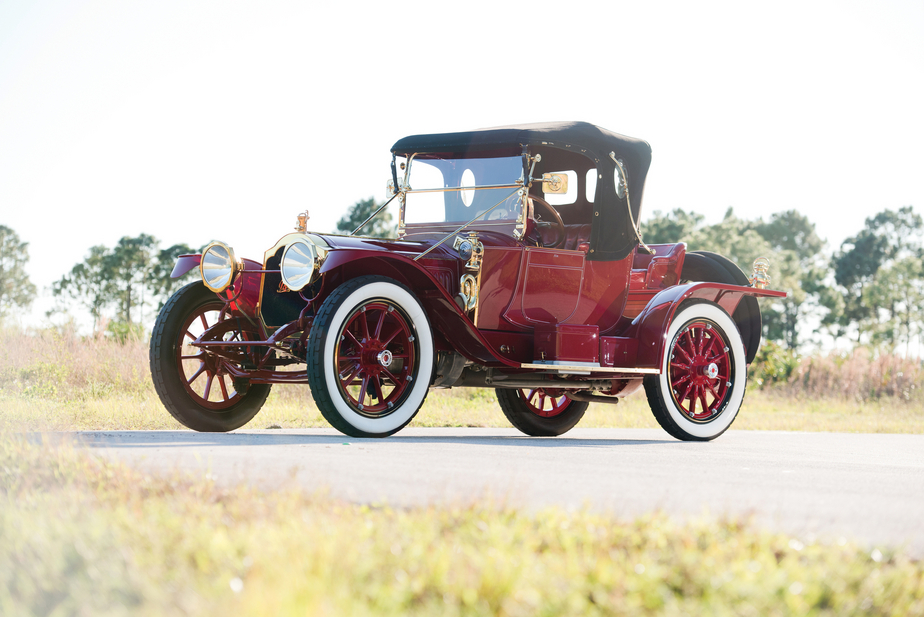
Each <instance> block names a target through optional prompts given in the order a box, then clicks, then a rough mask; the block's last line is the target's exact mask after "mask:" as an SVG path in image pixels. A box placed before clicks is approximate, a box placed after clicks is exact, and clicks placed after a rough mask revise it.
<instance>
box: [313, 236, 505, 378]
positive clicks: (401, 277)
mask: <svg viewBox="0 0 924 617" xmlns="http://www.w3.org/2000/svg"><path fill="white" fill-rule="evenodd" d="M320 272H321V273H322V274H325V275H333V274H335V273H337V272H339V273H340V277H339V279H340V280H341V281H342V280H347V279H350V278H354V277H356V276H362V275H364V274H378V275H380V276H387V277H389V278H393V279H395V280H397V281H400V282H402V283H404V284H405V285H407V286H408V287H409V288H410V289H411V290H413V292H414V294H415V295H416V296H417V298H418V300H420V303H421V304H422V305H423V307H424V310H426V311H427V317H428V318H429V319H430V323H431V324H432V325H433V328H434V329H435V330H437V331H438V332H439V333H440V335H442V337H443V338H444V339H445V340H446V341H447V342H448V343H449V344H450V346H451V347H452V348H453V349H455V350H457V351H458V352H460V353H461V354H462V355H464V356H466V357H467V358H468V359H469V360H472V361H475V362H478V363H480V364H485V365H488V366H511V367H516V368H519V366H520V365H519V363H518V362H513V361H511V360H508V359H507V358H504V357H502V356H500V355H499V354H498V353H496V352H495V351H494V348H493V346H492V345H491V344H490V343H489V342H488V340H487V339H486V338H485V337H484V335H483V334H482V333H481V332H480V331H479V330H478V328H476V327H475V324H474V323H472V320H471V319H469V318H468V316H467V315H466V314H465V313H463V312H462V310H461V309H460V308H459V307H458V305H457V304H456V303H455V300H454V299H453V297H452V296H451V295H450V294H449V292H448V291H447V290H446V288H444V287H443V286H442V285H441V284H440V283H439V282H438V281H437V280H436V278H434V277H433V275H432V274H430V272H428V271H427V269H426V268H424V267H423V266H421V265H420V264H418V263H417V262H416V261H414V260H413V259H410V258H408V257H405V256H404V255H400V254H395V253H388V252H384V251H382V252H378V251H376V252H371V253H370V251H363V250H350V249H335V250H332V251H331V252H330V253H328V255H327V258H326V259H325V260H324V264H323V265H322V266H321V269H320Z"/></svg>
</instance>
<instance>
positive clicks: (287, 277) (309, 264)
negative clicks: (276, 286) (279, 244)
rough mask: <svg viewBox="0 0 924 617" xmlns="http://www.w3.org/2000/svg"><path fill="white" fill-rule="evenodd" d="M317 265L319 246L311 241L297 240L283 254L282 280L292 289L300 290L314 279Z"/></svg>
mask: <svg viewBox="0 0 924 617" xmlns="http://www.w3.org/2000/svg"><path fill="white" fill-rule="evenodd" d="M317 265H318V249H317V247H315V245H314V244H312V243H310V242H305V241H303V240H296V241H295V242H293V243H292V244H290V245H289V246H287V247H286V250H285V252H284V253H283V254H282V262H281V264H280V266H281V267H280V270H281V273H282V282H283V283H285V284H286V287H288V288H289V289H291V290H292V291H299V290H301V289H303V288H304V287H305V286H307V285H309V284H310V283H311V282H312V281H314V279H315V278H316V277H315V274H316V273H317Z"/></svg>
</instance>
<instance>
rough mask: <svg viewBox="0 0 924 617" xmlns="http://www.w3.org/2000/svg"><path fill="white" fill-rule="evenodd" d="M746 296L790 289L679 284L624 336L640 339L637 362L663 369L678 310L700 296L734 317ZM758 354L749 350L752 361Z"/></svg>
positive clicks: (663, 293)
mask: <svg viewBox="0 0 924 617" xmlns="http://www.w3.org/2000/svg"><path fill="white" fill-rule="evenodd" d="M745 296H752V297H758V298H760V297H763V298H785V297H786V292H785V291H776V290H773V289H756V288H754V287H743V286H741V285H726V284H722V283H690V284H688V285H677V286H675V287H671V288H669V289H665V290H664V291H661V292H659V293H657V294H656V295H655V296H654V297H653V298H652V299H651V300H650V301H649V302H648V305H647V306H645V308H644V309H643V310H642V312H641V313H639V314H638V316H637V317H636V318H635V319H633V320H632V324H631V325H630V326H629V328H628V329H627V330H626V333H625V334H624V335H623V336H627V337H632V338H636V339H638V356H637V361H636V365H637V366H638V367H639V368H657V369H660V367H661V362H662V361H663V359H664V350H665V348H666V347H667V340H666V337H667V328H668V326H669V325H670V323H671V320H672V319H673V318H674V314H675V313H676V312H677V309H678V308H679V307H680V305H681V304H683V303H684V302H686V301H688V300H697V299H698V300H707V301H709V302H714V303H715V304H718V305H719V306H720V307H722V309H723V310H725V312H726V313H728V314H729V316H731V315H734V313H735V309H736V308H737V307H738V303H739V302H740V301H741V299H742V298H744V297H745ZM739 327H740V326H739ZM756 353H757V350H756V349H749V350H747V356H748V360H749V361H750V360H752V359H753V357H754V354H756Z"/></svg>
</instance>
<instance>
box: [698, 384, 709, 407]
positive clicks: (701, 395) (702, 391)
mask: <svg viewBox="0 0 924 617" xmlns="http://www.w3.org/2000/svg"><path fill="white" fill-rule="evenodd" d="M699 401H700V403H702V404H703V413H706V412H707V411H709V404H708V403H707V402H706V389H705V388H704V387H702V386H700V388H699Z"/></svg>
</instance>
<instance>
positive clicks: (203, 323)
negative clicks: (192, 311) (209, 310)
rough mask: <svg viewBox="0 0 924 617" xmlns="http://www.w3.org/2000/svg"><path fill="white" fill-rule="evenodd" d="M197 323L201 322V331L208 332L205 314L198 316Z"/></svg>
mask: <svg viewBox="0 0 924 617" xmlns="http://www.w3.org/2000/svg"><path fill="white" fill-rule="evenodd" d="M199 321H201V322H202V329H203V330H208V329H209V322H208V321H207V320H206V319H205V313H202V314H201V315H199Z"/></svg>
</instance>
